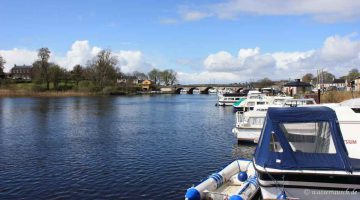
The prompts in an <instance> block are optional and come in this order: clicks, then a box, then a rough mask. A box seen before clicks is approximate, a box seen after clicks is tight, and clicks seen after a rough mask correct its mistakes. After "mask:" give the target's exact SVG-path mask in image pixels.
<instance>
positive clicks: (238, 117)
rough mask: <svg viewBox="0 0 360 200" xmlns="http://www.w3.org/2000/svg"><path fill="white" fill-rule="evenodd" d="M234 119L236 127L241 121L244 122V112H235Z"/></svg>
mask: <svg viewBox="0 0 360 200" xmlns="http://www.w3.org/2000/svg"><path fill="white" fill-rule="evenodd" d="M235 116H236V117H235V118H236V119H235V121H236V127H239V124H241V123H242V122H244V114H243V113H242V112H239V111H238V112H236V114H235Z"/></svg>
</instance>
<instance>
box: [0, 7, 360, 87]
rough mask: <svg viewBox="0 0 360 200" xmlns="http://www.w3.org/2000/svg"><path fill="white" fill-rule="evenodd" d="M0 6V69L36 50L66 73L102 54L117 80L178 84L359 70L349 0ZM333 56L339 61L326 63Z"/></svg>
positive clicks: (355, 19)
mask: <svg viewBox="0 0 360 200" xmlns="http://www.w3.org/2000/svg"><path fill="white" fill-rule="evenodd" d="M265 2H267V3H266V5H265V6H264V4H265ZM289 2H290V3H289ZM299 2H300V3H299ZM1 7H2V9H1V10H2V11H1V12H0V19H1V20H0V27H2V28H1V31H0V32H1V33H0V55H3V57H5V59H6V60H7V69H9V68H10V67H11V65H12V64H14V63H16V64H31V60H30V58H31V59H36V58H33V56H34V53H33V52H35V51H36V50H37V49H38V48H40V47H43V46H46V47H49V48H50V50H51V51H52V52H53V57H54V58H53V59H54V61H55V62H56V61H57V62H59V63H60V64H63V65H67V66H64V67H67V68H69V69H71V68H72V66H68V65H72V64H75V63H76V62H80V64H84V62H85V60H87V59H90V58H91V56H92V55H93V54H94V53H96V49H97V48H98V49H101V48H110V49H112V50H113V51H114V53H115V54H116V55H119V57H120V60H121V62H120V65H124V66H120V67H122V68H123V69H124V71H126V72H131V71H132V70H141V71H148V70H150V69H151V68H153V67H157V68H160V69H166V68H173V69H175V70H176V71H178V72H179V79H180V81H182V82H184V83H190V82H208V81H215V82H240V81H246V80H248V79H249V77H251V78H253V79H258V78H261V77H264V76H268V77H269V76H270V75H271V73H273V76H274V78H275V79H276V78H277V79H279V78H296V76H298V74H299V73H303V72H305V71H306V70H308V71H310V72H314V68H320V67H321V68H325V69H328V70H329V71H331V72H333V73H334V74H336V75H341V74H342V73H345V72H347V71H348V70H349V69H350V68H353V67H357V64H358V63H360V62H358V60H359V58H358V55H360V54H359V51H360V48H359V44H358V42H359V37H358V35H357V33H359V32H360V30H359V29H360V23H359V14H358V12H357V10H358V9H359V8H360V4H359V3H357V2H355V3H354V2H352V1H350V0H343V1H339V0H328V1H324V0H313V1H308V0H303V1H302V2H301V1H299V0H289V1H283V0H277V1H275V0H268V1H264V0H252V1H250V0H224V1H214V0H212V1H210V0H209V1H204V0H198V1H189V0H182V1H180V0H178V1H175V0H161V1H158V0H138V1H125V0H123V1H115V0H112V1H110V0H105V1H104V0H103V1H100V0H90V1H76V0H74V1H70V0H63V1H45V0H33V1H25V0H1ZM77 41H78V43H76V42H77ZM81 41H82V42H81ZM84 41H86V42H84ZM74 44H76V45H74ZM334 45H335V46H334ZM344 45H345V46H344ZM72 47H73V48H72ZM94 48H95V49H94ZM256 48H258V49H256ZM342 48H345V49H342ZM14 49H15V50H14ZM84 49H85V50H84ZM241 49H244V50H247V51H243V52H247V53H245V54H244V55H242V56H240V55H239V54H240V53H239V52H240V50H241ZM92 50H93V51H92ZM336 50H338V51H340V54H344V52H345V53H348V54H347V55H342V56H340V58H338V59H332V57H334V56H332V55H333V54H335V55H337V52H336ZM69 51H70V53H69ZM79 51H89V52H79ZM279 52H281V53H283V54H282V55H280V56H279V54H278V53H279ZM135 53H136V54H135ZM68 54H69V55H68ZM350 54H351V55H350ZM24 55H26V57H28V58H21V59H20V58H19V57H21V56H24ZM274 55H278V56H274ZM71 56H73V57H71ZM74 56H75V57H77V58H74ZM80 56H82V58H79V57H80ZM335 57H337V56H335ZM21 62H22V63H21ZM29 62H30V63H29ZM283 62H285V64H284V63H283ZM281 63H282V64H281ZM222 69H224V70H222ZM274 70H275V71H274ZM287 70H288V71H287ZM259 72H263V73H259ZM269 73H270V74H269ZM282 74H286V76H288V77H283V75H282Z"/></svg>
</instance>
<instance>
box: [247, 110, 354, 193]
mask: <svg viewBox="0 0 360 200" xmlns="http://www.w3.org/2000/svg"><path fill="white" fill-rule="evenodd" d="M334 109H335V110H336V108H329V107H325V106H308V107H270V108H269V109H268V112H267V115H266V119H265V122H264V127H263V129H262V132H261V136H260V139H259V143H258V146H257V148H256V150H255V156H254V159H253V162H254V168H255V170H256V172H257V176H258V182H259V185H260V188H261V194H262V197H263V198H264V199H360V158H359V153H357V152H356V153H355V152H350V153H349V152H348V150H347V145H346V144H345V142H344V139H343V134H342V132H341V129H340V125H339V120H338V117H337V114H336V112H335V110H334ZM356 124H357V123H354V122H351V123H350V125H351V126H352V127H353V128H356V129H354V130H353V132H352V133H346V134H345V135H348V134H356V135H359V134H358V130H359V125H356ZM353 125H355V126H353ZM357 137H358V136H357ZM357 146H358V147H359V145H357ZM357 149H359V148H357Z"/></svg>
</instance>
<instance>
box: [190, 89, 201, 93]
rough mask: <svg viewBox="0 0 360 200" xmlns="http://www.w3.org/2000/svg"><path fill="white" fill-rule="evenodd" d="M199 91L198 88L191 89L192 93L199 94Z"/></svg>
mask: <svg viewBox="0 0 360 200" xmlns="http://www.w3.org/2000/svg"><path fill="white" fill-rule="evenodd" d="M200 93H201V91H200V89H198V88H195V89H193V91H192V94H200Z"/></svg>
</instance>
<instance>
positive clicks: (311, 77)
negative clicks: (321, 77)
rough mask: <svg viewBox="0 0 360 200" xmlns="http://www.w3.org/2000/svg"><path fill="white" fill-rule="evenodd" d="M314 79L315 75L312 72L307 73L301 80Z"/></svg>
mask: <svg viewBox="0 0 360 200" xmlns="http://www.w3.org/2000/svg"><path fill="white" fill-rule="evenodd" d="M313 79H314V75H313V74H312V73H307V74H305V75H304V76H303V77H302V78H301V80H302V81H303V82H306V83H310V82H311V81H312V80H313Z"/></svg>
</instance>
